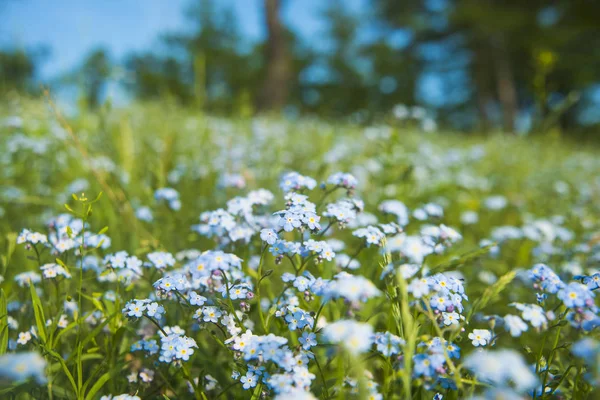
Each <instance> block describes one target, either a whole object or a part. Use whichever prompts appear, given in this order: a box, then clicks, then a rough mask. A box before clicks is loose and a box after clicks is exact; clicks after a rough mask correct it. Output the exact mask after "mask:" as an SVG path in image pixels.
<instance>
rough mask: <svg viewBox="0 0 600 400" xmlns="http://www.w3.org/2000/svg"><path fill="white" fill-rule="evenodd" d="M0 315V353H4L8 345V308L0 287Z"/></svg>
mask: <svg viewBox="0 0 600 400" xmlns="http://www.w3.org/2000/svg"><path fill="white" fill-rule="evenodd" d="M0 315H2V317H1V318H0V330H1V331H0V354H4V353H6V349H7V347H8V309H7V305H6V294H5V293H4V289H0Z"/></svg>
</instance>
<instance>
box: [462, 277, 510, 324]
mask: <svg viewBox="0 0 600 400" xmlns="http://www.w3.org/2000/svg"><path fill="white" fill-rule="evenodd" d="M516 275H517V272H516V271H510V272H508V273H506V274H504V275H502V276H501V277H500V279H498V280H497V281H496V282H495V283H494V284H493V285H491V286H488V287H487V288H486V289H485V291H484V292H483V294H482V295H481V296H480V297H479V298H478V299H477V300H475V302H474V303H473V307H472V308H471V311H469V315H468V317H467V319H470V317H471V315H472V314H473V313H475V312H476V311H478V310H482V309H484V308H485V307H486V306H487V305H488V304H489V303H490V302H491V301H492V300H493V299H494V298H495V297H496V296H498V295H499V294H500V292H502V291H503V290H504V289H505V288H506V287H507V286H508V285H509V284H510V283H511V282H512V281H513V279H515V276H516Z"/></svg>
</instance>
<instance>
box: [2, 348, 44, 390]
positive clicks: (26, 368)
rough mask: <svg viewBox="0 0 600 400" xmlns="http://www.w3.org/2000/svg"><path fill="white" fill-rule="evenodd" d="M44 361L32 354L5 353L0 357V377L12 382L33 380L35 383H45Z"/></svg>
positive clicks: (39, 356) (36, 354)
mask: <svg viewBox="0 0 600 400" xmlns="http://www.w3.org/2000/svg"><path fill="white" fill-rule="evenodd" d="M45 370H46V360H45V359H44V358H43V357H42V356H41V355H39V354H38V353H34V352H26V353H7V354H3V355H0V377H4V378H6V379H8V380H10V381H13V382H19V381H23V380H26V379H29V378H34V379H35V380H36V381H37V383H39V384H40V385H41V384H44V383H46V375H45Z"/></svg>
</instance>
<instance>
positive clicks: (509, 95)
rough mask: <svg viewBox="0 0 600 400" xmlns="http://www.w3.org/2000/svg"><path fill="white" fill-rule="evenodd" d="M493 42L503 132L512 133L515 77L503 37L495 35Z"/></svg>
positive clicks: (513, 125)
mask: <svg viewBox="0 0 600 400" xmlns="http://www.w3.org/2000/svg"><path fill="white" fill-rule="evenodd" d="M494 44H495V46H494V47H495V51H494V52H493V54H494V58H495V62H494V66H495V71H496V85H497V89H498V99H499V100H500V105H501V106H502V125H503V127H504V131H505V132H511V133H513V132H514V131H515V120H516V118H517V112H518V101H517V89H516V87H515V79H514V76H513V73H512V68H511V65H510V59H509V55H508V51H507V49H506V44H505V42H504V38H502V37H501V36H499V37H497V38H496V40H495V41H494Z"/></svg>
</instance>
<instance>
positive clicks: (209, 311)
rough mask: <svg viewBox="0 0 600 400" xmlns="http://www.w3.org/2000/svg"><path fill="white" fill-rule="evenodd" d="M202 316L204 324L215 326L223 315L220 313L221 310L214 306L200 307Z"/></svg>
mask: <svg viewBox="0 0 600 400" xmlns="http://www.w3.org/2000/svg"><path fill="white" fill-rule="evenodd" d="M202 315H203V317H202V320H203V321H204V322H212V323H215V324H216V323H217V322H218V320H219V317H220V316H221V315H223V313H221V310H219V309H218V308H217V307H215V306H205V307H202Z"/></svg>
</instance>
